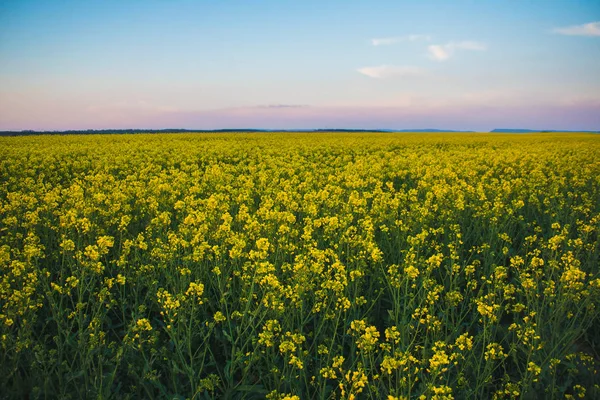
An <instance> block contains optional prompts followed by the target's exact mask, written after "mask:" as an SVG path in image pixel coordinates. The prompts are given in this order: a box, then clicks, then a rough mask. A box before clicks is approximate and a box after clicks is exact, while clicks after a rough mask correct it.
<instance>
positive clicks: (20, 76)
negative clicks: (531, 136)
mask: <svg viewBox="0 0 600 400" xmlns="http://www.w3.org/2000/svg"><path fill="white" fill-rule="evenodd" d="M240 127H245V128H273V129H276V128H280V129H309V128H365V129H376V128H387V129H409V128H415V129H416V128H440V129H443V128H446V129H468V130H489V129H493V128H499V127H523V128H532V129H572V130H576V129H581V130H600V1H598V0H588V1H582V0H545V1H542V0H539V1H534V0H522V1H475V0H472V1H466V0H463V1H457V0H454V1H434V0H422V1H374V0H371V1H350V0H345V1H324V0H321V1H192V0H170V1H167V0H160V1H154V0H144V1H133V0H131V1H123V0H122V1H112V0H102V1H96V0H86V1H61V0H53V1H48V0H45V1H44V0H38V1H34V0H4V1H3V2H2V3H1V4H0V130H21V129H41V130H60V129H88V128H90V129H102V128H157V129H158V128H191V129H193V128H197V129H212V128H240Z"/></svg>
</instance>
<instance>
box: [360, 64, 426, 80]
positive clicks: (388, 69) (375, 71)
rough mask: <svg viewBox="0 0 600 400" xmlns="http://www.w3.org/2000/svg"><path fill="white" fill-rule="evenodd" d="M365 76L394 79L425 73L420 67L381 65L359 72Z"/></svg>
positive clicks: (365, 68) (362, 69)
mask: <svg viewBox="0 0 600 400" xmlns="http://www.w3.org/2000/svg"><path fill="white" fill-rule="evenodd" d="M357 71H358V72H360V73H361V74H363V75H366V76H369V77H371V78H379V79H381V78H393V77H403V76H418V75H423V74H424V73H425V71H423V70H422V69H421V68H418V67H411V66H399V65H380V66H377V67H363V68H359V69H358V70H357Z"/></svg>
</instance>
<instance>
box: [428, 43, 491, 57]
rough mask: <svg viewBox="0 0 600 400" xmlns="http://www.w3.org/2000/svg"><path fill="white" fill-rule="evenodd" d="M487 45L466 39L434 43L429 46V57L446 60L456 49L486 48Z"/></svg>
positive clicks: (478, 49)
mask: <svg viewBox="0 0 600 400" xmlns="http://www.w3.org/2000/svg"><path fill="white" fill-rule="evenodd" d="M486 49H487V46H486V45H485V44H483V43H480V42H475V41H471V40H465V41H462V42H449V43H446V44H432V45H430V46H427V51H428V52H429V57H431V58H432V59H434V60H436V61H445V60H447V59H449V58H450V57H452V56H453V55H454V53H455V52H456V50H476V51H483V50H486Z"/></svg>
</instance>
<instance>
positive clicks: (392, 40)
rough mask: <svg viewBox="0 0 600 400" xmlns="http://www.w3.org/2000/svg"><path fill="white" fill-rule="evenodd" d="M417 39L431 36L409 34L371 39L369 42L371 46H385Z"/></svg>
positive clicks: (427, 38) (428, 38)
mask: <svg viewBox="0 0 600 400" xmlns="http://www.w3.org/2000/svg"><path fill="white" fill-rule="evenodd" d="M418 40H431V37H430V36H429V35H419V34H411V35H406V36H396V37H387V38H376V39H371V43H372V44H373V46H385V45H390V44H396V43H401V42H416V41H418Z"/></svg>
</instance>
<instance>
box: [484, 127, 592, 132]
mask: <svg viewBox="0 0 600 400" xmlns="http://www.w3.org/2000/svg"><path fill="white" fill-rule="evenodd" d="M490 132H492V133H535V132H584V133H600V131H564V130H555V129H554V130H552V129H537V130H536V129H510V128H502V129H493V130H491V131H490Z"/></svg>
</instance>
